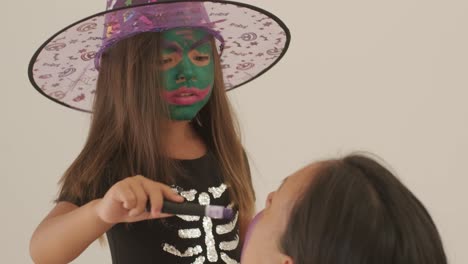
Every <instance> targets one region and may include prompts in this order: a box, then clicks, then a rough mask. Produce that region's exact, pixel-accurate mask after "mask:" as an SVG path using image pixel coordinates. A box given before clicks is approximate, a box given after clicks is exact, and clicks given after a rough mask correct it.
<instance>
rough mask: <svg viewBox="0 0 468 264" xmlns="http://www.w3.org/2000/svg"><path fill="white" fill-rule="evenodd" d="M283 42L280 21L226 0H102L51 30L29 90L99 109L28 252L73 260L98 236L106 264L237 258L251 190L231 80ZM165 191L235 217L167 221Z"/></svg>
mask: <svg viewBox="0 0 468 264" xmlns="http://www.w3.org/2000/svg"><path fill="white" fill-rule="evenodd" d="M102 32H104V35H102ZM288 44H289V32H288V30H287V28H286V27H285V26H284V24H283V23H282V22H281V21H280V20H279V19H277V18H276V17H274V16H273V15H271V14H270V13H267V12H266V11H264V10H261V9H259V8H256V7H252V6H249V5H245V4H240V3H234V2H225V1H206V2H204V1H185V2H180V1H175V2H172V1H164V2H162V1H158V2H156V1H143V0H141V1H128V0H127V1H118V0H117V1H115V0H113V1H108V2H107V11H106V12H103V13H99V14H96V15H93V16H91V17H89V18H86V19H84V20H81V21H79V22H77V23H75V24H73V25H71V26H69V27H67V28H65V29H64V30H63V31H61V32H59V33H57V34H56V35H54V36H53V37H52V38H50V39H49V40H48V41H47V42H46V43H45V44H44V45H43V46H42V47H41V48H40V49H39V50H38V51H37V52H36V54H35V55H34V57H33V59H32V61H31V64H30V69H29V75H30V79H31V81H32V83H33V85H34V86H35V87H36V89H38V91H40V92H41V93H42V94H44V95H45V96H47V97H48V98H50V99H52V100H53V101H55V102H58V103H60V104H62V105H65V106H68V107H71V108H73V109H78V110H82V111H88V112H92V113H93V116H92V123H91V128H90V132H89V135H88V139H87V142H86V144H85V146H84V148H83V150H82V152H81V153H80V155H79V156H78V157H77V159H76V160H75V161H74V162H73V164H72V165H71V166H70V167H69V169H68V170H67V171H66V172H65V174H64V176H63V178H62V180H61V183H62V185H61V190H60V194H59V197H58V199H57V204H56V206H55V207H54V208H53V209H52V211H51V212H50V213H49V215H48V216H47V217H46V218H45V219H44V220H43V221H42V223H41V224H40V225H39V226H38V228H37V229H36V231H35V232H34V234H33V236H32V239H31V245H30V252H31V256H32V258H33V260H34V261H35V262H36V263H67V262H70V261H72V260H73V259H75V258H76V257H78V256H79V255H80V254H81V253H82V252H83V251H84V250H85V249H86V248H87V247H88V246H89V244H91V243H92V242H93V241H95V240H96V239H97V238H99V237H101V236H102V235H103V234H104V233H106V235H107V238H108V241H109V246H110V250H111V255H112V259H113V262H114V263H121V264H122V263H237V262H238V261H239V258H240V248H241V247H240V245H241V244H242V240H243V236H244V233H245V230H246V226H247V224H248V222H249V221H250V219H251V217H252V214H253V212H254V192H253V188H252V183H251V178H250V172H249V168H248V162H247V159H246V156H245V154H244V151H243V148H242V145H241V142H240V138H239V134H238V132H237V128H236V122H235V119H234V117H233V114H232V111H231V109H230V106H229V103H228V100H227V96H226V89H232V88H235V87H238V86H240V85H242V84H245V83H246V82H249V81H251V80H252V79H254V78H256V77H258V76H260V75H261V74H263V73H264V72H265V71H267V70H268V69H269V68H271V67H272V66H273V65H274V64H275V63H276V62H277V61H278V60H279V59H280V58H281V57H282V56H283V55H284V53H285V52H286V50H287V47H288ZM165 199H166V200H170V201H174V202H183V201H185V202H192V203H199V204H202V205H209V204H211V205H213V204H215V205H223V206H229V207H233V208H234V209H237V213H236V215H235V217H234V219H232V220H214V219H210V218H208V217H197V216H184V215H177V216H173V217H168V216H169V215H167V214H163V213H161V208H162V202H163V200H165ZM148 201H150V203H151V210H150V211H148V212H147V211H145V207H146V204H147V202H148Z"/></svg>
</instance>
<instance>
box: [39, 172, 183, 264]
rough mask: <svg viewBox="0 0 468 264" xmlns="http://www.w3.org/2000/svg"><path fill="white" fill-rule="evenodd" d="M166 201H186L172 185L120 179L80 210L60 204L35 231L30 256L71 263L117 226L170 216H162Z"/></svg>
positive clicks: (48, 263) (139, 178)
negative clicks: (98, 197) (149, 204)
mask: <svg viewBox="0 0 468 264" xmlns="http://www.w3.org/2000/svg"><path fill="white" fill-rule="evenodd" d="M164 199H168V200H170V201H173V202H183V201H184V198H183V197H182V196H180V195H178V194H177V193H176V192H175V191H173V190H172V189H171V188H170V187H169V186H167V185H164V184H161V183H158V182H155V181H152V180H149V179H147V178H145V177H143V176H141V175H139V176H134V177H128V178H126V179H124V180H121V181H120V182H118V183H116V184H114V185H113V186H112V187H111V188H110V189H109V190H108V191H107V193H106V194H105V195H104V198H102V199H96V200H93V201H91V202H89V203H87V204H85V205H83V206H81V207H78V206H76V205H74V204H72V203H69V202H59V203H58V204H57V205H56V206H55V208H54V209H53V210H52V211H51V212H50V213H49V215H48V216H47V217H46V218H45V219H44V220H43V221H42V223H40V224H39V226H38V227H37V229H36V231H35V232H34V234H33V236H32V238H31V243H30V254H31V257H32V259H33V260H34V262H35V263H39V264H41V263H46V264H62V263H69V262H71V261H72V260H74V259H75V258H76V257H78V256H79V255H80V254H81V253H82V252H83V251H84V250H85V249H86V248H87V247H88V246H89V245H90V244H91V243H92V242H93V241H94V240H96V239H97V238H98V237H100V236H102V235H103V234H104V233H105V232H106V231H107V230H109V229H110V228H111V227H112V226H113V225H114V224H116V223H133V222H138V221H142V220H148V219H156V218H161V217H168V216H170V215H168V214H163V213H161V208H162V204H163V200H164ZM148 200H150V201H151V211H150V212H147V211H146V210H145V209H146V204H147V201H148Z"/></svg>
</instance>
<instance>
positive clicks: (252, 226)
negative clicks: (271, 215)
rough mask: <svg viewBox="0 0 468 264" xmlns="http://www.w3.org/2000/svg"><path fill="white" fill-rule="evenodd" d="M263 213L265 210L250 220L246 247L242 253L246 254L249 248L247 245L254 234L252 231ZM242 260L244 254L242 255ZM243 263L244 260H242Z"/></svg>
mask: <svg viewBox="0 0 468 264" xmlns="http://www.w3.org/2000/svg"><path fill="white" fill-rule="evenodd" d="M262 215H263V211H260V212H259V213H258V214H257V215H256V216H255V217H254V218H253V219H252V222H250V225H249V228H248V229H247V234H246V235H245V242H244V247H243V248H242V255H244V252H245V249H246V248H247V245H248V244H249V240H250V237H251V236H252V232H253V230H254V229H255V226H256V225H257V223H258V220H260V219H261V217H262ZM241 260H242V256H241ZM241 263H242V261H241Z"/></svg>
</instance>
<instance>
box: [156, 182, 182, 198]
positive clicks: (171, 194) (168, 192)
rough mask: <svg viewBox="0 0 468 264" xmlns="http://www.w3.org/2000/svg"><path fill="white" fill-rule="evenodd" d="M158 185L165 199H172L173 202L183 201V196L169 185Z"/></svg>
mask: <svg viewBox="0 0 468 264" xmlns="http://www.w3.org/2000/svg"><path fill="white" fill-rule="evenodd" d="M159 186H160V189H161V191H162V193H163V196H164V198H165V199H167V200H170V201H173V202H183V201H184V200H185V199H184V197H182V196H180V195H179V194H178V193H177V192H176V191H175V190H173V189H172V188H171V187H169V186H167V185H164V184H159Z"/></svg>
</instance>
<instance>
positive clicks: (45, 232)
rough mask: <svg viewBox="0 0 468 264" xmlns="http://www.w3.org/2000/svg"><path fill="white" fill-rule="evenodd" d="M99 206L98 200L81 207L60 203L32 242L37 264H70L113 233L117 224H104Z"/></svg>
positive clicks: (33, 256)
mask: <svg viewBox="0 0 468 264" xmlns="http://www.w3.org/2000/svg"><path fill="white" fill-rule="evenodd" d="M97 203H98V200H94V201H91V202H89V203H87V204H85V205H83V206H82V207H78V206H76V205H74V204H72V203H69V202H59V203H58V204H57V205H56V206H55V207H54V208H53V209H52V211H51V212H50V213H49V215H47V217H46V218H45V219H44V220H43V221H42V222H41V223H40V224H39V226H38V227H37V229H36V231H34V234H33V236H32V238H31V242H30V254H31V257H32V259H33V261H34V263H37V264H41V263H47V264H55V263H57V264H62V263H69V262H71V261H72V260H74V259H75V258H76V257H78V256H79V255H80V254H81V253H82V252H83V251H84V250H85V249H86V248H87V247H88V246H89V245H90V244H91V243H92V242H93V241H95V240H96V239H97V238H99V237H100V236H102V235H103V234H104V233H105V232H106V231H107V230H108V229H110V228H111V227H112V226H113V224H109V223H106V222H104V221H102V220H101V218H100V217H99V216H98V214H97V210H96V205H97Z"/></svg>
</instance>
